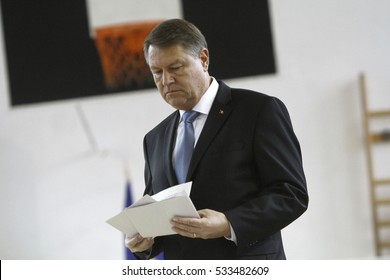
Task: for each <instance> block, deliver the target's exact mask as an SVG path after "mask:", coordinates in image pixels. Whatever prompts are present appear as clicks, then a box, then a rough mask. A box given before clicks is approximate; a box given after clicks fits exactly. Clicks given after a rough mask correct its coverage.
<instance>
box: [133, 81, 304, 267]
mask: <svg viewBox="0 0 390 280" xmlns="http://www.w3.org/2000/svg"><path fill="white" fill-rule="evenodd" d="M219 84H220V87H219V90H218V93H217V96H216V98H215V100H214V103H213V105H212V107H211V110H210V113H209V115H208V118H207V120H206V123H205V126H204V128H203V130H202V132H201V135H200V137H199V140H198V142H197V144H196V147H195V150H194V153H193V157H192V160H191V164H190V167H189V171H188V176H187V179H188V180H187V181H193V185H192V190H191V199H192V201H193V202H194V205H195V207H196V208H197V209H198V210H200V209H205V208H209V209H213V210H216V211H220V212H223V213H224V214H225V215H226V217H227V218H228V220H229V221H230V223H231V225H232V227H233V229H234V231H235V233H236V236H237V246H236V245H235V244H234V243H233V242H232V241H229V240H226V239H225V238H217V239H209V240H203V239H192V238H186V237H182V236H179V235H170V236H163V237H158V238H156V239H155V244H154V245H153V249H152V251H151V252H147V253H146V252H145V253H140V254H138V257H139V258H146V257H153V256H155V255H156V254H157V253H158V252H160V251H161V250H163V251H164V255H165V258H166V259H285V254H284V250H283V244H282V239H281V234H280V230H281V229H282V228H284V227H285V226H287V225H288V224H290V223H291V222H292V221H294V220H295V219H296V218H298V217H299V216H300V215H301V214H302V213H303V212H304V211H305V210H306V208H307V205H308V195H307V190H306V181H305V175H304V172H303V168H302V159H301V151H300V146H299V143H298V140H297V138H296V136H295V134H294V132H293V128H292V125H291V121H290V117H289V114H288V112H287V109H286V107H285V106H284V104H283V103H282V102H281V101H280V100H278V99H277V98H274V97H270V96H267V95H264V94H261V93H258V92H253V91H249V90H243V89H232V88H230V87H228V86H227V85H226V84H224V83H223V82H221V81H219ZM178 121H179V112H178V111H176V112H174V113H172V114H171V115H170V116H168V117H167V118H166V119H165V120H163V121H162V122H161V123H160V124H159V125H157V126H156V127H155V128H154V129H153V130H151V131H150V132H149V133H148V134H147V135H146V136H145V139H144V155H145V183H146V189H145V194H146V193H147V194H155V193H158V192H159V191H161V190H163V189H165V188H167V187H170V186H173V185H176V184H177V179H176V176H175V172H174V169H173V166H172V152H173V148H174V141H175V133H176V128H177V125H178Z"/></svg>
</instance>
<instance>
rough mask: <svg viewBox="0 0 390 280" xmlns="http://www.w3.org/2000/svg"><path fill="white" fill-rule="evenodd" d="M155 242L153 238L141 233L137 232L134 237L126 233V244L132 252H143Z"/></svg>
mask: <svg viewBox="0 0 390 280" xmlns="http://www.w3.org/2000/svg"><path fill="white" fill-rule="evenodd" d="M153 244H154V239H153V238H143V237H142V236H141V235H140V234H136V235H134V236H132V237H129V236H127V235H126V238H125V245H126V247H127V248H129V249H130V251H131V252H133V253H136V252H143V251H145V250H147V249H149V248H151V247H152V245H153Z"/></svg>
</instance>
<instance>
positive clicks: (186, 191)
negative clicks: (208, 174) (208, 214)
mask: <svg viewBox="0 0 390 280" xmlns="http://www.w3.org/2000/svg"><path fill="white" fill-rule="evenodd" d="M191 186H192V182H189V183H185V184H181V185H177V186H173V187H171V188H168V189H166V190H164V191H161V192H159V193H158V194H155V195H153V196H149V195H145V196H144V197H143V198H141V199H140V200H138V201H137V202H135V203H134V204H132V205H131V206H130V207H128V208H126V209H125V210H123V211H122V212H121V213H119V214H118V215H115V216H114V217H112V218H111V219H109V220H107V223H108V224H110V225H112V226H113V227H115V228H116V229H118V230H120V231H122V232H123V233H125V234H127V235H128V236H133V235H135V234H136V233H140V234H141V236H143V237H156V236H162V235H170V234H176V233H175V232H174V231H173V230H172V229H171V228H172V225H171V224H170V220H171V219H172V218H173V217H174V216H181V217H191V218H199V215H198V212H197V211H196V209H195V207H194V205H193V203H192V201H191V199H190V197H189V195H190V192H191Z"/></svg>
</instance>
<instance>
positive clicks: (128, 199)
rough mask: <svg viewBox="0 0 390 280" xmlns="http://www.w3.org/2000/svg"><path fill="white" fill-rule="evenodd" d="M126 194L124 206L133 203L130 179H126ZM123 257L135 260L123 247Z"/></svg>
mask: <svg viewBox="0 0 390 280" xmlns="http://www.w3.org/2000/svg"><path fill="white" fill-rule="evenodd" d="M125 191H126V194H125V208H126V207H129V206H130V205H131V204H133V196H132V194H131V184H130V180H127V181H126V190H125ZM125 257H126V258H125V259H126V260H136V258H135V257H134V255H133V253H132V252H131V251H130V250H129V249H128V248H126V247H125Z"/></svg>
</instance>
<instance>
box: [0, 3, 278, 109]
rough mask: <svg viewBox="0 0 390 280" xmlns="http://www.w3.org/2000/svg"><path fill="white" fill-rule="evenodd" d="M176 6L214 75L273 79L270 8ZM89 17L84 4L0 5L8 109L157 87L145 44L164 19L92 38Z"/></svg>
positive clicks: (100, 30) (109, 30) (119, 27)
mask: <svg viewBox="0 0 390 280" xmlns="http://www.w3.org/2000/svg"><path fill="white" fill-rule="evenodd" d="M156 1H158V0H156ZM128 5H130V4H128ZM180 5H181V10H182V17H183V18H185V19H187V20H189V21H191V22H193V23H194V24H195V25H197V26H198V27H199V29H200V30H201V31H202V32H203V33H204V34H205V36H206V39H207V41H208V45H209V50H210V57H211V63H210V69H209V70H210V73H211V75H213V76H214V77H216V78H218V79H230V78H236V77H245V76H254V75H263V74H272V73H275V72H276V66H275V65H276V64H275V55H274V50H273V41H272V32H271V20H270V14H269V7H268V1H267V0H240V1H234V0H196V1H192V0H182V1H181V2H180ZM87 9H88V6H87V3H86V1H82V0H77V1H74V0H56V1H52V0H39V1H22V0H1V12H2V21H3V22H2V25H3V34H4V45H5V54H6V62H7V76H8V81H9V83H8V84H9V95H10V103H11V106H17V105H22V104H32V103H41V102H48V101H54V100H65V99H72V98H76V97H87V96H97V95H106V94H113V93H117V92H124V91H126V92H132V91H135V90H140V89H148V88H153V87H154V83H153V79H152V76H151V74H150V72H149V69H148V67H147V65H146V63H145V61H144V57H143V51H142V43H143V39H144V38H145V37H146V36H147V34H148V33H149V32H150V30H151V29H152V28H153V27H154V26H155V25H156V24H158V22H159V21H160V20H161V18H164V15H163V14H162V15H161V18H159V19H156V20H145V21H141V22H140V21H137V22H133V21H132V20H131V18H130V19H129V21H128V22H124V23H123V24H117V25H115V26H114V25H113V26H103V27H101V28H98V29H96V30H94V36H93V37H92V36H91V30H90V27H89V23H88V11H87ZM145 9H148V7H145Z"/></svg>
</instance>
